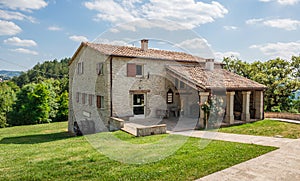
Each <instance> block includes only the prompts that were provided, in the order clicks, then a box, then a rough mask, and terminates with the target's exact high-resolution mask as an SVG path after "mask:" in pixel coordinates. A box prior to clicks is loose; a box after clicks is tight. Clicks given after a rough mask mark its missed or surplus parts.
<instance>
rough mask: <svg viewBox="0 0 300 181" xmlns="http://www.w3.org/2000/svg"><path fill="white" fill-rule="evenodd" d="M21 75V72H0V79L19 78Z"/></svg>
mask: <svg viewBox="0 0 300 181" xmlns="http://www.w3.org/2000/svg"><path fill="white" fill-rule="evenodd" d="M21 73H22V72H21V71H10V70H0V77H10V78H12V77H14V76H19V75H20V74H21Z"/></svg>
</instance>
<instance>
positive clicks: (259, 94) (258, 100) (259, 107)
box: [254, 91, 264, 119]
mask: <svg viewBox="0 0 300 181" xmlns="http://www.w3.org/2000/svg"><path fill="white" fill-rule="evenodd" d="M254 102H255V104H254V106H255V119H263V113H264V93H263V91H255V97H254Z"/></svg>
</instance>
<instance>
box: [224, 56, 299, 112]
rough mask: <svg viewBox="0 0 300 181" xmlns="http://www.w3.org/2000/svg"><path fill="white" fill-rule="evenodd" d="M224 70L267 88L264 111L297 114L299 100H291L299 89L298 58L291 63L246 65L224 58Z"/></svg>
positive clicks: (278, 62)
mask: <svg viewBox="0 0 300 181" xmlns="http://www.w3.org/2000/svg"><path fill="white" fill-rule="evenodd" d="M223 63H225V66H224V67H225V69H227V70H229V71H232V72H234V73H237V74H239V75H241V76H244V77H247V78H249V79H252V80H254V81H256V82H259V83H261V84H264V85H266V86H267V87H268V89H267V90H266V91H265V110H266V111H272V112H297V111H296V110H299V106H298V107H297V105H298V104H299V103H298V102H299V98H298V100H295V99H293V95H294V93H295V92H296V91H297V90H299V89H300V81H299V78H300V73H299V72H300V68H299V64H300V57H292V59H291V61H286V60H282V59H280V58H277V59H274V60H269V61H266V62H259V61H256V62H253V63H247V62H243V61H241V60H238V59H235V60H233V59H230V58H224V61H223Z"/></svg>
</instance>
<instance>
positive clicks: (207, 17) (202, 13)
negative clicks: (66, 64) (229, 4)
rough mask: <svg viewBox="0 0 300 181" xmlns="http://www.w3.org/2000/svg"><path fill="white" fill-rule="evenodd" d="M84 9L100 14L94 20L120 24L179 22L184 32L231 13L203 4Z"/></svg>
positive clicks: (178, 0)
mask: <svg viewBox="0 0 300 181" xmlns="http://www.w3.org/2000/svg"><path fill="white" fill-rule="evenodd" d="M84 5H85V7H86V8H88V9H90V10H96V11H98V12H99V13H98V14H97V15H96V17H95V20H105V21H109V22H111V23H114V24H119V23H126V22H132V21H135V20H139V19H159V20H169V21H174V22H177V23H179V24H180V25H182V26H183V27H185V29H193V28H195V27H197V26H200V25H201V24H206V23H210V22H213V21H215V19H217V18H223V17H224V15H225V14H227V13H228V10H227V9H226V8H225V7H224V6H223V5H221V4H220V3H218V2H216V1H212V2H211V3H204V2H197V1H195V0H172V1H159V0H149V1H140V0H131V1H114V0H92V1H89V2H85V3H84ZM165 27H167V26H165ZM180 29H182V27H180Z"/></svg>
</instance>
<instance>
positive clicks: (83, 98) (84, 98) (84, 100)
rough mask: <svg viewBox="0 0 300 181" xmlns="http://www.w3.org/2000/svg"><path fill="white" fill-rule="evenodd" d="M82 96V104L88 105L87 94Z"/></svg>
mask: <svg viewBox="0 0 300 181" xmlns="http://www.w3.org/2000/svg"><path fill="white" fill-rule="evenodd" d="M81 96H82V104H85V103H86V93H83V94H81Z"/></svg>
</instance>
